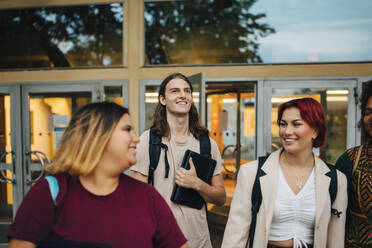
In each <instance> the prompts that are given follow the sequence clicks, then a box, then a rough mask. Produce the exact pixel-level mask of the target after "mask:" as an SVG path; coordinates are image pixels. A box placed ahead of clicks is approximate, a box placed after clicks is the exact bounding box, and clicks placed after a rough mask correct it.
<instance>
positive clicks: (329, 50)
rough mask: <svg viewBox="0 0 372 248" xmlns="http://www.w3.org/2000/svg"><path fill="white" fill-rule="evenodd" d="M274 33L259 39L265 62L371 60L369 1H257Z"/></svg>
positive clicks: (256, 8) (255, 8)
mask: <svg viewBox="0 0 372 248" xmlns="http://www.w3.org/2000/svg"><path fill="white" fill-rule="evenodd" d="M251 11H252V12H253V13H266V16H267V17H266V18H265V19H262V22H263V23H268V24H269V25H270V26H271V27H274V28H275V30H276V33H275V34H271V35H269V36H268V37H264V38H261V39H260V44H261V46H260V49H259V54H260V55H261V58H262V59H263V61H264V62H265V63H277V62H288V63H292V62H332V61H337V62H343V61H372V14H371V13H372V0H354V1H351V0H312V1H308V0H258V1H257V2H256V3H255V4H254V5H253V7H252V9H251Z"/></svg>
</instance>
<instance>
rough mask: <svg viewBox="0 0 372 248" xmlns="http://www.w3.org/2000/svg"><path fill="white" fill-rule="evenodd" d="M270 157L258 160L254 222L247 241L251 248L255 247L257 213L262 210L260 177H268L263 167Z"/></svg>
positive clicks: (253, 202)
mask: <svg viewBox="0 0 372 248" xmlns="http://www.w3.org/2000/svg"><path fill="white" fill-rule="evenodd" d="M268 157H269V156H262V157H259V158H258V167H257V174H256V178H255V179H254V183H253V189H252V197H251V202H252V221H251V227H250V229H249V235H248V240H247V243H249V247H253V240H254V234H255V231H256V222H257V213H258V211H259V210H260V206H261V203H262V192H261V184H260V177H262V176H265V175H266V173H265V172H264V171H263V170H262V166H263V165H264V163H265V162H266V159H267V158H268Z"/></svg>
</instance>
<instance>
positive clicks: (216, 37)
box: [144, 0, 275, 64]
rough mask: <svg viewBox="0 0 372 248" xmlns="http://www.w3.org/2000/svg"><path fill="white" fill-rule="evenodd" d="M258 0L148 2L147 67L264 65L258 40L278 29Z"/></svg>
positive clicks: (146, 19)
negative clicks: (257, 10)
mask: <svg viewBox="0 0 372 248" xmlns="http://www.w3.org/2000/svg"><path fill="white" fill-rule="evenodd" d="M255 2H256V1H255V0H244V1H217V0H214V1H211V0H209V1H158V2H146V3H145V15H144V17H145V30H146V31H145V46H146V48H145V49H146V58H145V63H146V64H221V63H250V62H262V59H261V57H260V55H259V54H258V53H257V52H258V48H259V43H258V42H257V39H258V37H265V36H268V35H270V34H272V33H274V32H275V30H274V29H273V28H272V27H271V26H270V25H269V24H268V23H265V14H264V13H258V14H253V13H251V12H250V11H249V9H250V8H251V7H252V5H253V4H254V3H255Z"/></svg>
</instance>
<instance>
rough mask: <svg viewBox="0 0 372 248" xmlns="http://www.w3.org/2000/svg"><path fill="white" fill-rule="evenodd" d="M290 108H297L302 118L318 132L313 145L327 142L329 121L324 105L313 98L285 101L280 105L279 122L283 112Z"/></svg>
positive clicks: (317, 145) (318, 145)
mask: <svg viewBox="0 0 372 248" xmlns="http://www.w3.org/2000/svg"><path fill="white" fill-rule="evenodd" d="M289 108H297V109H298V110H299V111H300V115H301V118H302V119H303V120H304V121H305V122H306V123H307V124H308V125H309V126H310V127H312V128H314V129H315V130H316V131H317V132H318V136H317V137H316V138H315V139H314V140H313V147H321V146H323V145H325V143H326V137H327V121H326V118H325V116H324V111H323V108H322V105H320V103H318V102H317V101H315V100H314V99H313V98H298V99H293V100H291V101H288V102H285V103H283V104H281V105H280V106H279V110H278V121H277V122H278V124H279V123H280V121H281V120H282V116H283V112H284V110H286V109H289Z"/></svg>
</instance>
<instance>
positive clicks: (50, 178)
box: [45, 176, 59, 206]
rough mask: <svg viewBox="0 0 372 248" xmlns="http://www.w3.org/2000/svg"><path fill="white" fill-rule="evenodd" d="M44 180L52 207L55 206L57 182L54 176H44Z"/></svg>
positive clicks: (57, 189) (57, 190)
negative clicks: (47, 185)
mask: <svg viewBox="0 0 372 248" xmlns="http://www.w3.org/2000/svg"><path fill="white" fill-rule="evenodd" d="M45 179H46V180H47V182H48V184H49V191H50V195H51V196H52V200H53V203H54V206H57V201H56V200H57V196H58V192H59V185H58V181H57V179H56V178H55V177H54V176H46V177H45Z"/></svg>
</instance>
